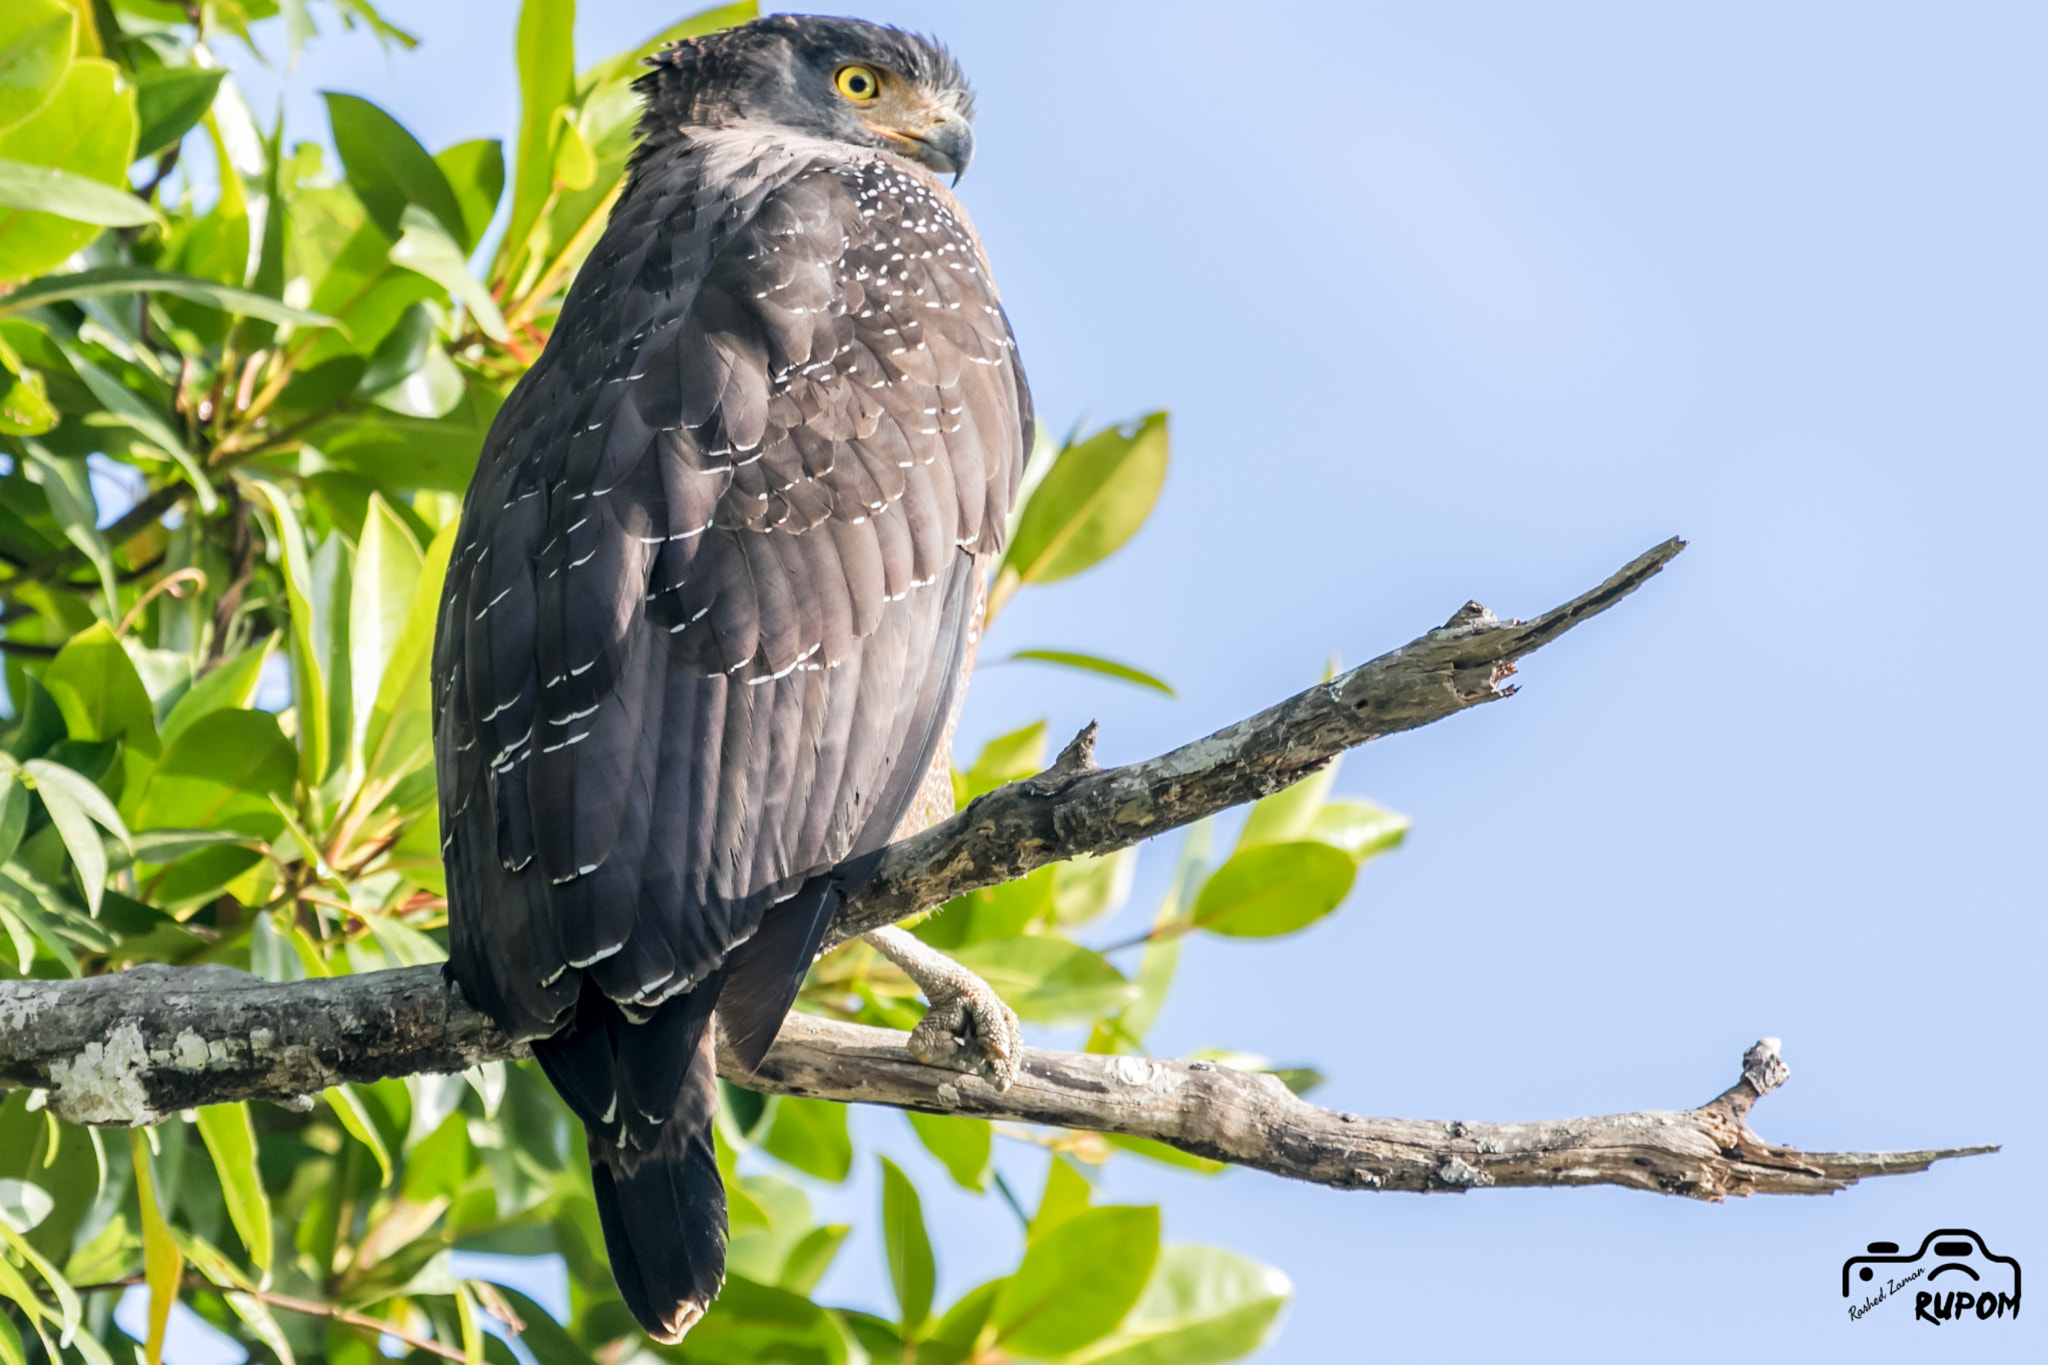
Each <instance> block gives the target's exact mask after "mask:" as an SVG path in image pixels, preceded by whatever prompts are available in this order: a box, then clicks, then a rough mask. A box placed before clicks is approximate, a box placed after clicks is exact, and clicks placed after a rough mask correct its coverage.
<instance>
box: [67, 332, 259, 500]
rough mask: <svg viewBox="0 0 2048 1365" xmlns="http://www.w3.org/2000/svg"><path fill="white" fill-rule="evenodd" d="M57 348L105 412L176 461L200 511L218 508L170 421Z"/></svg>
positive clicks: (94, 367)
mask: <svg viewBox="0 0 2048 1365" xmlns="http://www.w3.org/2000/svg"><path fill="white" fill-rule="evenodd" d="M57 349H58V350H60V351H62V352H63V353H64V358H65V359H66V360H68V361H70V362H71V368H72V369H74V370H76V371H78V377H79V378H80V379H82V380H84V381H85V386H86V387H87V388H88V389H91V390H92V396H93V397H95V398H97V399H99V400H100V402H101V403H103V404H105V405H106V409H107V411H108V412H110V413H112V414H113V415H114V416H116V417H118V418H120V419H121V421H122V422H124V423H125V424H126V425H127V426H128V429H129V430H131V431H133V432H134V433H135V434H136V435H138V436H140V437H142V438H143V439H144V440H146V441H148V442H149V443H150V444H151V445H153V446H155V447H156V448H157V449H158V450H161V451H163V452H164V454H166V455H168V456H170V457H171V459H173V460H175V461H176V462H177V464H178V467H179V468H180V469H182V470H184V471H185V477H186V478H187V479H190V480H191V481H192V488H193V491H194V492H195V493H196V494H197V495H198V497H199V508H200V510H201V511H203V512H207V513H212V512H213V511H215V510H216V509H218V508H219V507H220V496H219V495H218V494H216V493H215V492H214V491H213V482H212V481H211V480H210V479H208V478H207V477H206V471H205V470H204V469H202V468H200V466H199V461H198V460H196V459H194V458H193V456H192V452H191V451H190V450H187V449H186V448H185V441H184V438H183V437H181V436H180V435H179V434H178V433H177V431H176V430H175V429H174V428H173V427H172V425H171V419H170V418H168V417H165V416H164V415H163V414H162V413H161V412H158V411H157V410H156V409H155V408H154V407H152V406H151V405H150V404H149V403H147V402H146V401H144V400H143V398H142V396H141V395H139V394H137V393H136V392H135V391H134V390H133V389H130V388H129V387H128V386H127V385H126V384H123V383H122V382H121V381H120V380H118V379H116V378H114V376H112V375H110V374H108V373H107V372H106V371H105V370H103V369H101V368H100V367H99V366H97V365H95V364H93V363H92V362H91V361H90V360H87V359H86V358H85V356H84V355H83V354H81V353H80V352H79V351H78V350H77V349H76V348H75V347H72V346H69V345H66V344H65V343H64V342H61V341H60V342H58V343H57Z"/></svg>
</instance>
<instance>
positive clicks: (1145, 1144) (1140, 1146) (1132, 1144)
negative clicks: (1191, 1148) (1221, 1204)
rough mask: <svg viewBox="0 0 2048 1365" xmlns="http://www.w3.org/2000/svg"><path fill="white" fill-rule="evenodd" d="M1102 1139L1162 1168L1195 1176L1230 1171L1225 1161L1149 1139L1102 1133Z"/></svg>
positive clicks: (1123, 1134)
mask: <svg viewBox="0 0 2048 1365" xmlns="http://www.w3.org/2000/svg"><path fill="white" fill-rule="evenodd" d="M1102 1138H1103V1141H1105V1142H1107V1143H1108V1144H1109V1145H1110V1146H1112V1147H1115V1148H1116V1149H1118V1150H1119V1151H1124V1152H1129V1153H1131V1154H1132V1155H1133V1156H1141V1157H1144V1158H1146V1159H1147V1160H1148V1161H1156V1162H1158V1163H1159V1164H1160V1165H1162V1166H1174V1167H1178V1168H1179V1169H1181V1170H1183V1171H1193V1172H1195V1173H1196V1174H1197V1175H1219V1174H1221V1173H1222V1172H1224V1171H1227V1170H1229V1169H1230V1163H1229V1162H1227V1161H1211V1160H1209V1159H1208V1158H1207V1157H1201V1156H1196V1155H1195V1154H1194V1153H1193V1152H1183V1151H1182V1150H1181V1149H1180V1148H1178V1147H1169V1146H1167V1145H1166V1144H1165V1143H1163V1142H1155V1141H1153V1140H1152V1139H1151V1138H1141V1137H1132V1136H1130V1135H1129V1134H1127V1133H1104V1134H1103V1135H1102Z"/></svg>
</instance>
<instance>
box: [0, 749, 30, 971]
mask: <svg viewBox="0 0 2048 1365" xmlns="http://www.w3.org/2000/svg"><path fill="white" fill-rule="evenodd" d="M27 828H28V784H27V783H25V782H23V781H22V780H21V773H20V771H19V770H18V769H17V768H15V767H14V766H13V765H12V764H5V765H0V863H4V862H6V861H7V860H8V859H10V858H12V857H13V856H14V851H15V850H16V849H18V848H20V847H21V836H22V832H23V831H24V830H26V829H27ZM22 970H23V971H24V972H26V971H27V970H28V969H27V968H23V969H22Z"/></svg>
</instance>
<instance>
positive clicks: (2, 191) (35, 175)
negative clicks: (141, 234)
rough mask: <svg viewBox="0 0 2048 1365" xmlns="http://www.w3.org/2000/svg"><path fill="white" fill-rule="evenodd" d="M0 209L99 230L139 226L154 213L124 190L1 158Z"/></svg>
mask: <svg viewBox="0 0 2048 1365" xmlns="http://www.w3.org/2000/svg"><path fill="white" fill-rule="evenodd" d="M0 209H26V210H28V211H30V212H34V213H48V214H53V215H55V216H56V217H59V218H68V219H70V220H71V221H72V222H74V223H94V224H97V225H98V226H100V227H140V226H141V225H142V224H144V223H154V222H156V221H157V212H156V210H155V209H153V208H151V207H150V206H149V205H148V204H146V203H144V202H143V201H142V200H140V199H138V198H136V197H135V196H134V195H132V194H130V193H129V192H128V191H127V190H125V189H118V188H116V187H114V186H112V185H107V184H103V183H102V182H100V181H98V180H89V179H87V178H86V177H85V176H82V175H73V174H72V173H71V172H69V171H66V170H59V169H58V168H57V167H55V166H34V165H30V164H29V163H28V162H25V161H9V160H6V159H4V158H0Z"/></svg>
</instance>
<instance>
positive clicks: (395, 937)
mask: <svg viewBox="0 0 2048 1365" xmlns="http://www.w3.org/2000/svg"><path fill="white" fill-rule="evenodd" d="M363 923H364V924H365V925H367V926H368V927H369V930H370V934H371V936H372V937H374V938H375V939H376V940H377V946H378V947H379V948H382V949H383V950H384V953H385V955H386V956H387V957H389V958H390V959H391V965H392V966H394V967H425V966H428V965H430V964H432V963H436V962H446V961H447V960H448V954H447V952H446V950H444V949H443V948H442V947H441V945H440V944H438V943H436V942H434V940H432V939H430V938H428V937H427V936H426V935H425V934H423V933H421V932H420V931H419V930H417V929H415V928H413V927H412V926H411V925H409V924H405V923H403V922H401V921H399V920H397V919H394V918H393V917H392V916H390V915H385V914H379V913H377V912H375V911H366V912H364V914H363Z"/></svg>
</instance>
